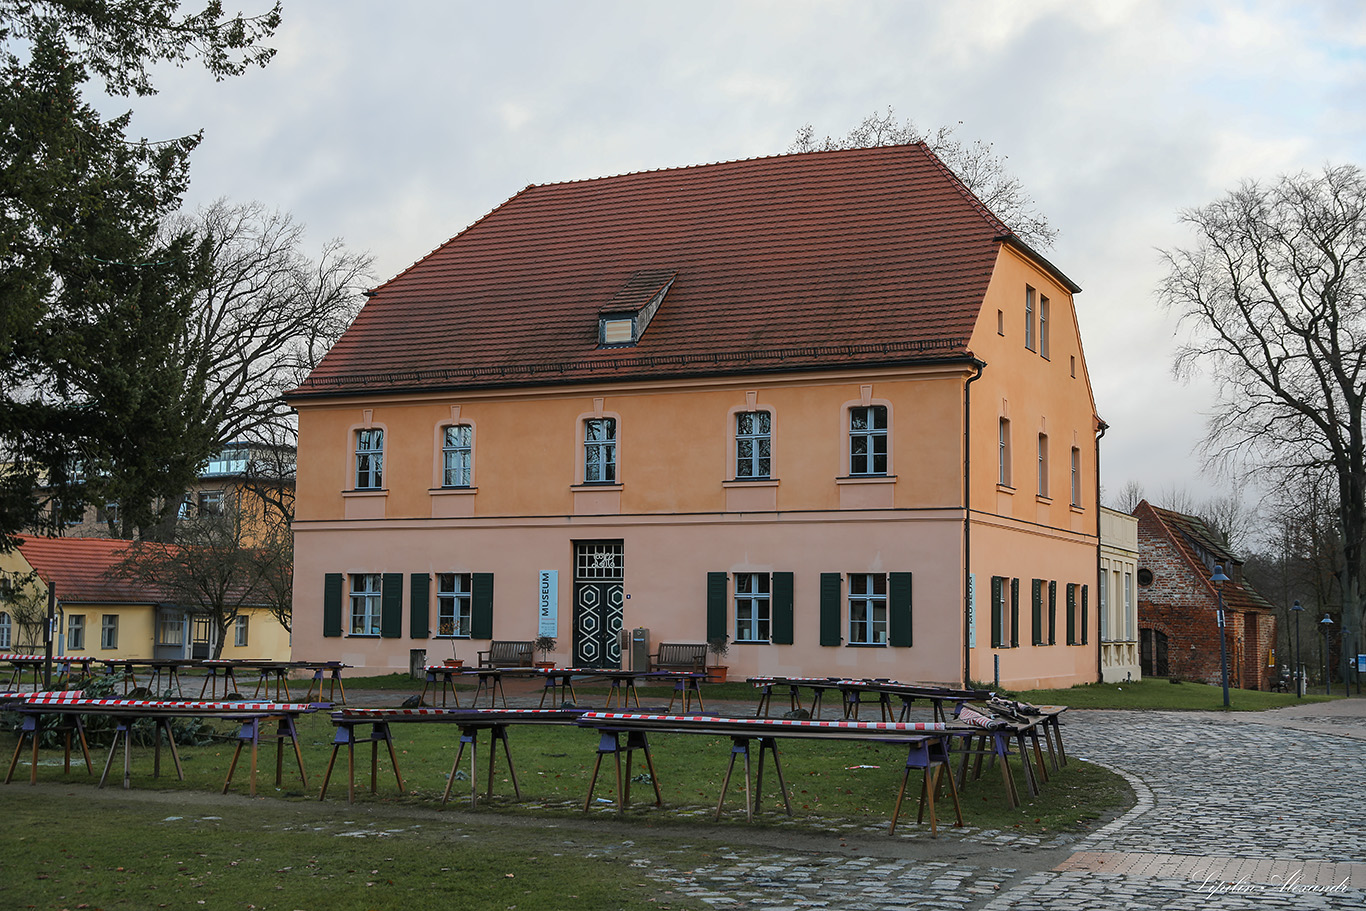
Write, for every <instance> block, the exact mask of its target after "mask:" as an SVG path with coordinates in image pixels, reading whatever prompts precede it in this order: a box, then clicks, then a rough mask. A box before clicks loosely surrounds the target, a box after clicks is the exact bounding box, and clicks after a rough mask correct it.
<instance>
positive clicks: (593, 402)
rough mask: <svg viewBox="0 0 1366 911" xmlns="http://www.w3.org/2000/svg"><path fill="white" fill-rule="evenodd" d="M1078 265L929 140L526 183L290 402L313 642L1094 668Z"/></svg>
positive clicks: (299, 546)
mask: <svg viewBox="0 0 1366 911" xmlns="http://www.w3.org/2000/svg"><path fill="white" fill-rule="evenodd" d="M1077 290H1079V289H1078V288H1077V287H1076V286H1075V285H1074V284H1073V283H1072V282H1071V281H1070V280H1069V279H1068V278H1067V277H1066V276H1065V275H1063V274H1062V273H1061V272H1060V271H1059V270H1058V269H1057V268H1055V267H1054V266H1053V265H1052V264H1050V263H1049V262H1048V261H1047V260H1045V259H1043V258H1042V257H1040V256H1039V255H1037V254H1036V253H1035V252H1034V251H1032V250H1030V249H1029V248H1028V247H1027V246H1026V245H1025V244H1023V243H1022V242H1020V241H1019V239H1018V238H1016V237H1015V236H1014V235H1013V234H1012V233H1011V232H1010V230H1009V229H1008V228H1007V227H1006V226H1005V225H1004V224H1002V223H1001V222H1000V221H998V220H997V219H996V218H995V217H994V216H993V215H992V214H991V213H990V212H989V211H987V210H986V209H985V208H984V207H983V206H982V205H981V203H979V202H978V201H977V200H976V199H975V198H974V197H973V196H972V194H971V193H969V192H968V191H967V190H966V189H965V188H964V187H963V186H962V184H961V183H959V181H958V180H957V179H956V178H955V177H954V176H953V175H952V174H951V173H950V172H949V171H948V170H947V169H946V168H944V167H943V166H942V165H941V164H940V162H939V161H938V160H937V159H936V158H935V157H934V156H933V155H932V154H931V153H930V152H929V151H928V150H927V149H926V148H925V147H924V146H923V145H919V144H917V145H910V146H898V147H888V148H879V149H863V150H853V151H841V152H822V153H813V154H804V155H790V156H779V157H774V158H765V159H757V160H751V161H740V162H730V163H722V164H713V165H705V166H699V167H692V168H681V169H674V170H665V171H656V172H648V173H638V174H627V175H623V176H619V177H611V178H605V179H600V180H587V181H579V182H572V183H565V184H554V185H549V186H532V187H528V188H527V189H525V190H523V191H522V192H520V193H518V194H517V195H516V196H515V197H513V198H512V199H511V200H509V201H508V202H506V203H505V204H503V205H502V206H500V207H499V208H497V209H495V210H494V211H493V212H491V213H489V214H488V215H487V216H485V217H484V218H482V219H480V220H479V221H478V222H477V223H476V224H474V225H473V226H471V227H470V228H468V229H467V230H465V231H464V232H462V233H461V234H460V235H458V236H457V237H455V238H453V239H452V240H450V241H448V242H447V243H445V244H443V245H442V246H441V247H440V248H438V249H437V250H436V251H434V252H433V253H431V254H429V255H428V256H426V257H425V258H424V259H422V260H421V261H420V262H418V263H417V264H415V265H414V266H412V267H411V268H409V269H408V270H407V271H405V272H404V273H402V274H400V275H398V276H397V277H395V278H393V279H392V280H390V281H389V282H387V283H385V284H383V285H381V286H380V287H379V288H377V289H375V290H374V291H373V292H371V299H370V301H369V303H368V304H367V305H366V307H365V309H364V310H363V312H362V313H361V314H360V316H359V317H358V319H357V320H356V321H355V324H354V325H353V326H352V327H351V329H350V330H349V331H348V332H347V333H346V335H345V336H344V337H343V338H342V339H341V341H340V342H339V343H338V344H337V345H336V346H335V347H334V348H333V350H332V351H331V352H330V353H329V354H328V355H327V357H326V358H325V359H324V360H323V362H322V364H321V365H320V366H319V367H318V369H317V370H315V371H314V373H313V374H312V375H311V376H310V377H309V378H308V380H307V381H306V382H305V383H304V384H303V385H302V386H300V388H298V389H297V390H295V391H294V392H293V393H292V394H291V396H290V401H291V403H292V404H293V406H294V407H295V408H296V409H297V410H298V413H299V431H300V445H299V475H298V490H297V492H298V499H297V501H296V514H295V515H296V523H295V552H296V572H295V597H294V617H295V623H294V652H295V654H296V656H303V657H308V658H311V659H319V658H335V659H341V660H344V661H346V662H347V663H350V664H354V665H358V666H361V667H363V668H365V669H367V670H369V671H371V672H375V673H380V672H390V671H393V670H399V669H406V668H407V667H408V666H409V661H410V653H411V652H412V651H413V650H416V649H430V650H431V651H432V654H433V656H444V655H446V654H448V653H449V649H450V647H452V646H453V647H454V649H455V651H456V653H457V654H459V655H461V656H462V657H464V658H466V659H472V658H473V657H474V652H475V651H477V650H479V649H481V648H486V647H487V644H486V643H487V640H489V639H530V638H533V637H535V636H536V635H537V634H538V633H540V632H545V633H551V634H553V635H555V636H556V638H557V640H558V648H557V650H556V652H555V653H554V655H553V656H552V657H554V658H556V659H558V660H559V661H560V662H561V663H572V664H574V665H585V664H588V665H598V666H615V665H617V664H618V663H619V662H620V661H621V660H622V654H621V651H620V645H621V634H622V631H624V630H631V629H633V628H644V629H647V630H648V631H649V633H648V634H649V636H650V639H651V641H652V642H653V643H656V644H657V643H660V642H703V641H705V640H708V639H713V638H717V637H721V636H724V637H726V638H728V639H729V640H730V646H729V655H728V656H727V658H726V660H725V663H727V664H728V665H729V666H730V668H731V674H732V676H735V675H737V674H739V675H747V674H758V673H769V674H775V673H786V674H850V675H859V676H886V677H897V678H900V679H903V680H921V681H937V682H944V683H961V682H963V681H965V680H979V681H981V680H988V681H989V680H991V679H993V678H994V677H996V676H998V675H999V678H1000V680H1001V681H1002V682H1003V683H1007V684H1010V685H1012V686H1034V685H1040V684H1048V685H1067V684H1070V683H1076V682H1082V681H1091V680H1095V679H1097V677H1098V674H1099V664H1100V662H1099V652H1098V634H1097V632H1098V631H1097V613H1096V611H1097V605H1096V599H1095V597H1094V590H1095V585H1096V580H1097V566H1098V536H1099V527H1098V523H1099V510H1098V508H1097V503H1096V495H1097V476H1096V465H1097V451H1096V450H1097V433H1098V431H1099V429H1100V428H1101V427H1102V426H1103V425H1102V423H1101V421H1100V419H1099V418H1098V417H1097V414H1096V409H1095V405H1094V402H1093V400H1092V396H1091V387H1090V383H1089V381H1088V378H1087V372H1086V362H1085V358H1084V357H1083V353H1082V345H1081V338H1080V333H1079V329H1078V326H1077V321H1076V314H1075V310H1074V308H1073V303H1072V295H1073V293H1075V292H1076V291H1077ZM434 640H441V641H434Z"/></svg>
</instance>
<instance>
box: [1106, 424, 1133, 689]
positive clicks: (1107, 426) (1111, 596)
mask: <svg viewBox="0 0 1366 911" xmlns="http://www.w3.org/2000/svg"><path fill="white" fill-rule="evenodd" d="M1109 429H1110V425H1109V424H1107V423H1105V422H1104V421H1101V422H1100V433H1098V434H1096V682H1097V683H1099V682H1100V681H1101V680H1102V679H1104V677H1105V642H1104V640H1102V639H1101V637H1100V602H1101V598H1100V587H1101V586H1102V585H1104V584H1105V576H1104V573H1102V572H1101V569H1100V441H1101V439H1102V438H1103V437H1104V436H1105V431H1107V430H1109ZM1108 603H1111V604H1113V603H1114V592H1111V593H1110V598H1109V602H1108ZM1135 609H1137V608H1135Z"/></svg>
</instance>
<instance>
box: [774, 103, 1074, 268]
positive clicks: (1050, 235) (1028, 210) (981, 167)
mask: <svg viewBox="0 0 1366 911" xmlns="http://www.w3.org/2000/svg"><path fill="white" fill-rule="evenodd" d="M955 129H956V127H950V126H941V127H940V128H939V129H937V130H935V131H933V132H926V131H925V130H922V129H920V128H919V127H918V126H916V125H915V123H914V122H913V121H912V120H910V119H907V120H906V121H905V122H902V123H898V122H897V119H896V112H895V111H894V110H893V109H892V107H891V106H890V105H888V107H887V113H886V114H877V113H873V114H869V115H868V116H867V117H865V118H864V119H863V122H862V123H860V124H859V125H858V126H856V127H854V128H853V129H852V130H850V131H849V132H848V133H847V134H846V135H844V136H841V137H838V138H836V137H833V136H826V137H825V138H824V139H817V138H816V131H815V129H814V128H813V127H812V126H811V124H809V123H808V124H806V125H805V126H803V127H802V128H801V129H799V130H798V131H797V136H796V138H795V139H793V140H792V144H791V145H790V146H788V147H787V151H788V152H789V153H792V152H826V151H830V150H833V149H866V148H872V147H875V146H891V145H905V144H909V143H913V142H924V143H925V145H927V146H928V147H929V149H930V151H931V152H934V154H935V155H937V156H938V157H939V160H940V161H942V162H944V164H945V165H947V166H948V168H949V170H951V171H953V173H954V174H956V175H957V176H958V179H959V180H961V181H962V182H963V184H964V186H966V187H967V188H968V189H969V190H971V191H972V192H973V193H974V194H975V195H976V196H977V198H978V199H979V200H981V202H982V204H983V205H984V206H986V207H987V208H988V209H990V210H991V212H992V213H993V214H994V215H995V216H996V217H997V218H999V219H1001V221H1003V222H1005V223H1006V224H1007V225H1009V226H1010V228H1011V230H1013V231H1014V232H1015V233H1016V235H1018V236H1019V237H1020V238H1021V239H1022V240H1024V241H1025V242H1026V243H1028V244H1029V245H1031V246H1033V247H1035V248H1037V249H1039V250H1047V249H1048V248H1049V247H1051V246H1052V245H1053V241H1054V240H1055V239H1056V238H1057V236H1058V231H1057V229H1056V228H1054V227H1053V226H1052V225H1050V224H1049V223H1048V218H1047V217H1046V216H1045V215H1044V214H1043V213H1042V212H1040V211H1039V210H1038V209H1037V208H1036V207H1035V205H1034V200H1033V199H1032V198H1031V197H1030V195H1029V194H1028V193H1027V192H1026V191H1025V188H1024V185H1023V184H1022V183H1020V180H1019V178H1018V177H1016V176H1015V175H1014V174H1012V173H1010V171H1009V170H1007V168H1006V157H1007V156H1005V155H1001V154H998V153H997V152H996V150H995V149H994V148H993V147H992V144H991V143H989V142H983V141H982V140H980V139H976V140H973V141H972V142H968V143H964V142H963V141H962V140H961V139H959V138H958V137H957V136H956V135H954V131H955Z"/></svg>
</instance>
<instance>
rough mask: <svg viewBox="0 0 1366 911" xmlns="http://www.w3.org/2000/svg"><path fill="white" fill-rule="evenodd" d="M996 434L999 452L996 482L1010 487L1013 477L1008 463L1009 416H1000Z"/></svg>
mask: <svg viewBox="0 0 1366 911" xmlns="http://www.w3.org/2000/svg"><path fill="white" fill-rule="evenodd" d="M997 435H998V440H997V447H998V450H999V452H998V453H997V456H996V463H997V464H996V483H998V484H1000V485H1001V486H1002V487H1011V486H1013V485H1012V484H1011V481H1012V480H1013V478H1012V475H1011V467H1012V466H1011V463H1010V418H1001V421H1000V428H999V430H998V431H997Z"/></svg>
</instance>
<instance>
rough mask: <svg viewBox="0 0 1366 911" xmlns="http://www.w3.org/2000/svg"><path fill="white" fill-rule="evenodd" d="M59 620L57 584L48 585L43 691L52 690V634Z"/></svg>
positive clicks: (44, 631)
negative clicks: (54, 624) (55, 623)
mask: <svg viewBox="0 0 1366 911" xmlns="http://www.w3.org/2000/svg"><path fill="white" fill-rule="evenodd" d="M56 619H57V582H56V580H53V581H52V582H49V583H48V585H47V622H46V623H45V624H44V625H43V689H45V690H50V689H52V633H53V629H52V627H53V622H54V621H55V620H56Z"/></svg>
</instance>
